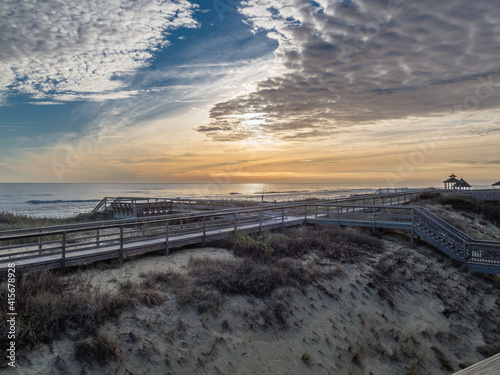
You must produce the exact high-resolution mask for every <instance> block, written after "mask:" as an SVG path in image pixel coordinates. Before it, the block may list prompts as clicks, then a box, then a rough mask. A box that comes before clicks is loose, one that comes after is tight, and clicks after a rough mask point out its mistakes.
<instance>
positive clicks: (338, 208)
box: [337, 206, 340, 226]
mask: <svg viewBox="0 0 500 375" xmlns="http://www.w3.org/2000/svg"><path fill="white" fill-rule="evenodd" d="M337 225H338V226H340V207H339V206H337Z"/></svg>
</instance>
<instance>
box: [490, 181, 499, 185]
mask: <svg viewBox="0 0 500 375" xmlns="http://www.w3.org/2000/svg"><path fill="white" fill-rule="evenodd" d="M491 186H500V181H498V182H495V183H494V184H492V185H491Z"/></svg>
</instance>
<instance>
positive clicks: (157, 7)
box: [0, 0, 197, 105]
mask: <svg viewBox="0 0 500 375" xmlns="http://www.w3.org/2000/svg"><path fill="white" fill-rule="evenodd" d="M196 8H197V5H196V4H191V3H189V2H188V1H187V0H177V1H167V0H164V1H156V0H135V1H128V0H85V1H78V0H68V1H56V0H47V1H31V2H30V1H7V3H6V4H3V5H2V7H1V8H0V44H1V46H2V48H1V49H0V105H1V104H2V99H3V101H4V102H5V99H6V97H7V96H8V95H9V94H15V93H21V94H28V95H29V96H31V97H32V98H33V99H49V98H52V97H58V99H59V100H65V101H71V100H82V99H87V100H97V101H100V100H107V99H113V98H123V97H128V96H131V95H134V94H136V92H129V91H126V85H125V84H124V83H123V78H124V77H126V76H127V75H130V74H133V73H134V72H136V71H137V70H138V69H141V68H143V67H145V66H147V65H148V63H149V61H150V59H151V58H152V57H153V54H154V53H155V51H157V50H158V49H160V48H162V47H164V46H166V45H167V44H168V42H167V41H166V39H165V37H166V35H168V32H169V30H173V29H177V28H179V27H191V28H192V27H197V22H196V21H195V20H194V19H193V17H192V15H193V12H194V10H195V9H196Z"/></svg>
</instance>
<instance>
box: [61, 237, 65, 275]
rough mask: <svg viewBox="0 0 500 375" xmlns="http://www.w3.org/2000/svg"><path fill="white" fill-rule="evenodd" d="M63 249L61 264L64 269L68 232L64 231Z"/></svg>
mask: <svg viewBox="0 0 500 375" xmlns="http://www.w3.org/2000/svg"><path fill="white" fill-rule="evenodd" d="M61 251H62V257H61V266H62V268H63V269H65V268H66V232H63V233H62V243H61Z"/></svg>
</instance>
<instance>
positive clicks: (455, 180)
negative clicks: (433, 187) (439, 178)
mask: <svg viewBox="0 0 500 375" xmlns="http://www.w3.org/2000/svg"><path fill="white" fill-rule="evenodd" d="M451 182H455V183H457V182H460V180H457V179H456V178H455V177H451V178H449V179H447V180H445V181H443V184H446V183H451Z"/></svg>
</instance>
